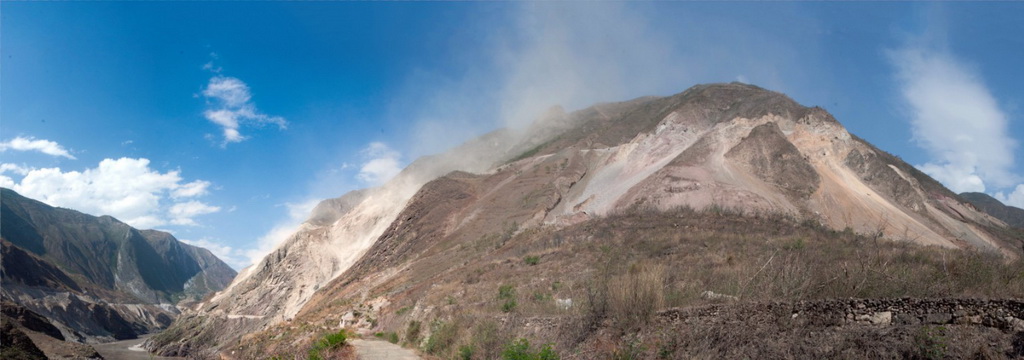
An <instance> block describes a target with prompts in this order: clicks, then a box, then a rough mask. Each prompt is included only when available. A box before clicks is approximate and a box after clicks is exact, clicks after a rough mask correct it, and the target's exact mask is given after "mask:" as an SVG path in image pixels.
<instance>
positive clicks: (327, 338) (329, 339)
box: [308, 330, 348, 360]
mask: <svg viewBox="0 0 1024 360" xmlns="http://www.w3.org/2000/svg"><path fill="white" fill-rule="evenodd" d="M347 338H348V335H347V334H346V333H345V330H341V331H338V332H336V333H330V334H327V335H324V337H322V338H320V340H317V342H315V343H314V344H313V347H312V348H310V349H309V357H308V359H309V360H320V359H325V358H329V357H325V356H324V353H325V352H328V351H331V350H335V349H338V348H341V347H342V346H345V340H346V339H347Z"/></svg>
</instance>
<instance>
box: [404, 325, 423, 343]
mask: <svg viewBox="0 0 1024 360" xmlns="http://www.w3.org/2000/svg"><path fill="white" fill-rule="evenodd" d="M405 341H408V342H409V343H410V344H416V343H419V341H420V322H419V321H416V320H413V321H410V322H409V327H408V328H406V330H405Z"/></svg>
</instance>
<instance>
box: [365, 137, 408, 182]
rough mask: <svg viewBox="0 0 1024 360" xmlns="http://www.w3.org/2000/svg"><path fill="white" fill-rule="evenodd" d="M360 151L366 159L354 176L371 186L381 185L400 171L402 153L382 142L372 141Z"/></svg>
mask: <svg viewBox="0 0 1024 360" xmlns="http://www.w3.org/2000/svg"><path fill="white" fill-rule="evenodd" d="M360 153H361V154H362V155H363V157H364V158H365V159H366V162H364V163H363V165H362V167H360V168H359V174H356V177H357V178H358V179H359V180H360V181H362V182H364V183H366V184H368V185H371V186H376V185H382V184H384V183H385V182H387V181H388V180H391V178H393V177H395V175H398V173H399V172H401V171H402V166H401V163H400V162H399V160H400V159H401V157H402V154H401V153H399V152H398V151H395V150H394V149H392V148H391V147H389V146H388V145H387V144H385V143H382V142H372V143H370V145H367V147H366V148H364V149H363V150H362V151H360Z"/></svg>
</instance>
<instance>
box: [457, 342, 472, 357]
mask: <svg viewBox="0 0 1024 360" xmlns="http://www.w3.org/2000/svg"><path fill="white" fill-rule="evenodd" d="M459 359H461V360H471V359H473V346H472V345H462V346H459Z"/></svg>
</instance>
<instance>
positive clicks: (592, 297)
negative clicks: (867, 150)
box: [282, 209, 1024, 359]
mask: <svg viewBox="0 0 1024 360" xmlns="http://www.w3.org/2000/svg"><path fill="white" fill-rule="evenodd" d="M493 237H494V238H499V239H502V241H500V242H497V243H495V242H491V241H488V244H487V246H472V245H468V246H458V245H454V244H452V245H444V246H441V245H438V246H439V249H440V248H444V249H450V250H448V251H436V252H434V251H432V252H430V253H428V254H424V255H421V257H420V258H419V259H418V262H417V263H416V264H419V265H414V267H413V268H410V270H409V271H408V272H406V273H407V274H409V275H408V276H409V277H408V278H400V279H396V280H393V281H391V282H389V283H388V284H387V285H386V286H384V287H380V288H378V289H375V290H373V291H372V292H371V294H370V296H369V297H368V298H373V297H375V296H387V297H388V298H389V299H391V300H392V301H393V305H392V306H391V307H389V308H385V309H384V310H382V311H381V312H380V314H379V318H378V320H379V324H380V325H379V326H378V327H377V328H374V329H373V330H372V331H375V332H376V331H381V332H398V333H399V334H404V335H405V336H404V337H405V338H408V337H409V336H408V335H415V336H413V339H410V340H412V341H409V342H408V345H407V346H412V347H420V346H424V345H426V343H430V339H431V337H434V341H435V342H434V345H432V346H431V349H430V352H431V353H434V354H435V355H436V356H439V357H441V358H456V357H459V356H461V355H462V354H463V352H461V351H460V349H463V348H465V349H471V351H470V352H469V353H471V354H470V355H471V356H470V358H474V359H493V358H496V357H498V356H500V351H501V349H503V347H504V345H505V344H507V343H508V342H509V341H511V340H512V339H516V338H526V339H528V340H529V341H530V342H531V343H547V342H551V341H555V350H557V351H558V352H559V353H561V354H563V357H564V358H588V357H597V358H606V357H609V356H612V355H613V354H616V353H618V354H626V353H630V351H626V350H629V348H628V346H627V345H635V346H638V347H641V348H643V349H646V350H645V351H646V352H645V353H646V354H649V355H650V354H654V353H656V352H657V351H659V347H663V346H668V344H656V343H650V342H642V343H637V344H632V343H627V342H628V341H631V340H627V339H629V337H630V336H631V334H634V335H635V334H636V333H637V332H638V331H644V330H645V329H648V328H650V327H651V326H652V325H651V324H650V320H651V317H652V316H653V314H655V313H656V312H658V311H659V310H663V309H666V308H670V307H690V306H702V305H707V304H714V303H721V302H728V303H736V304H749V303H756V302H763V301H799V300H814V299H830V298H851V297H853V298H893V297H923V298H934V297H988V298H1020V297H1024V262H1022V261H1020V260H1012V261H1011V260H1007V259H1005V258H1003V257H1001V256H1000V255H997V254H989V253H981V252H974V251H962V250H952V249H942V248H937V247H924V246H918V245H915V244H911V243H909V242H905V241H894V240H888V239H879V238H877V237H873V236H867V235H861V234H855V233H852V232H849V231H834V230H830V229H826V228H823V227H821V226H819V225H816V224H814V223H809V222H799V221H796V220H793V219H789V218H785V217H780V216H764V215H757V214H747V215H740V214H736V213H733V212H731V211H728V209H716V211H710V212H700V211H694V210H691V209H679V210H677V211H672V212H650V211H643V210H633V211H629V212H624V213H621V214H616V215H613V216H609V217H607V218H602V219H595V220H592V221H588V222H584V223H580V224H577V225H574V226H570V227H567V228H562V229H551V228H529V229H525V230H523V231H507V232H505V233H504V234H500V235H496V236H493ZM479 238H480V236H474V237H471V239H479ZM445 241H452V242H454V241H455V239H448V240H445ZM441 244H447V243H441ZM528 256H536V257H538V259H542V261H537V262H536V264H531V263H530V262H528V261H525V260H524V259H525V258H526V257H528ZM415 266H422V267H415ZM425 284H426V285H425ZM513 289H514V290H513ZM706 291H710V292H713V293H716V294H722V295H727V296H726V297H719V298H705V297H702V296H701V294H702V293H704V292H706ZM729 297H735V298H737V299H738V301H737V300H730V298H729ZM556 299H560V300H563V301H564V300H566V299H569V300H571V301H572V305H571V307H569V308H568V309H564V308H561V307H559V306H558V305H556ZM510 300H511V301H516V303H517V305H516V306H515V307H514V308H513V307H511V306H504V304H505V303H506V302H509V301H510ZM413 305H415V307H416V308H418V309H431V310H428V311H409V310H405V311H401V314H398V313H397V312H398V310H399V309H402V308H406V307H412V306H413ZM345 311H346V310H345V309H344V308H325V309H324V312H322V313H321V314H328V316H325V317H324V316H322V317H323V318H325V319H326V318H329V316H330V314H343V313H345ZM331 321H333V320H330V321H327V320H325V324H330V323H331ZM412 321H419V322H420V323H421V324H422V330H420V331H415V330H417V329H410V325H411V322H412ZM333 323H334V324H336V323H337V322H336V321H334V322H333ZM434 324H437V325H438V326H431V325H434ZM447 324H458V325H457V326H456V327H448V326H451V325H447ZM410 330H414V331H410ZM707 330H708V331H709V332H707V334H706V335H707V336H705V335H700V334H698V335H699V336H698V337H697V338H694V339H690V340H692V342H691V343H690V344H689V345H687V344H682V343H681V344H677V345H673V346H678V347H679V348H680V349H682V350H678V351H679V353H686V354H687V356H696V357H701V356H710V357H715V356H716V355H722V354H721V353H717V352H715V351H714V349H713V348H708V349H705V350H700V349H702V348H703V347H713V346H714V344H716V343H717V342H721V341H724V340H727V339H726V338H727V337H728V336H729V332H734V331H737V329H736V328H731V327H722V328H721V329H719V330H720V331H718V330H714V329H712V328H709V329H707ZM715 331H718V332H715ZM758 331H761V330H758ZM764 331H767V332H764V333H751V334H753V335H751V336H749V337H747V338H745V339H747V341H757V339H759V338H761V337H763V335H764V334H768V333H770V332H771V331H769V330H764ZM772 331H774V330H772ZM792 331H796V330H792ZM417 332H420V334H417ZM435 332H437V334H436V335H435ZM410 333H411V334H410ZM790 335H792V337H789V338H785V339H790V340H794V339H799V338H800V336H802V335H800V333H799V331H797V332H794V333H792V334H790ZM694 336H697V335H694ZM700 336H703V337H700ZM787 336H789V335H787ZM850 336H851V338H850V339H848V340H849V341H855V339H856V338H857V337H858V336H861V335H857V334H853V335H850ZM864 336H868V335H864ZM986 336H987V335H986ZM910 338H912V336H910V337H908V339H910ZM965 338H966V337H965ZM423 339H426V343H424V342H423V341H419V340H423ZM595 339H604V340H601V341H596V342H595ZM785 339H784V340H785ZM282 341H284V340H282ZM645 341H647V340H645ZM785 341H788V340H785ZM794 341H796V340H794ZM844 341H845V340H844ZM857 341H859V340H857ZM869 343H870V342H869ZM882 343H883V345H884V344H889V343H886V342H882ZM780 346H781V345H780ZM886 346H888V345H886ZM684 348H685V349H689V350H685V349H684ZM666 349H668V348H666ZM424 350H426V349H424ZM634 350H635V349H634ZM684 350H685V351H684ZM666 351H668V350H666ZM702 351H704V352H702ZM702 354H704V355H702ZM775 354H778V353H775Z"/></svg>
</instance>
